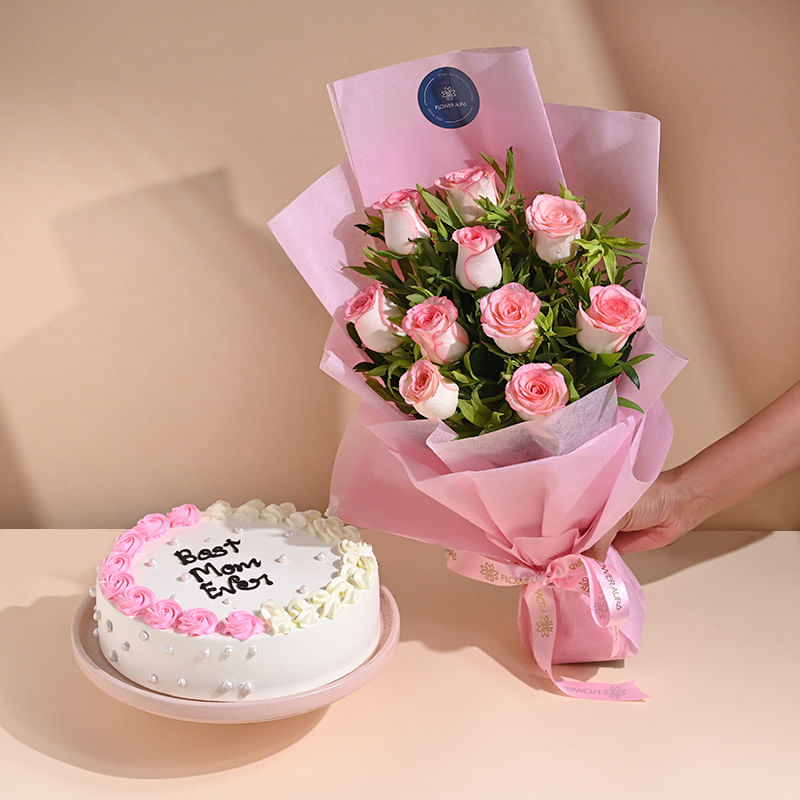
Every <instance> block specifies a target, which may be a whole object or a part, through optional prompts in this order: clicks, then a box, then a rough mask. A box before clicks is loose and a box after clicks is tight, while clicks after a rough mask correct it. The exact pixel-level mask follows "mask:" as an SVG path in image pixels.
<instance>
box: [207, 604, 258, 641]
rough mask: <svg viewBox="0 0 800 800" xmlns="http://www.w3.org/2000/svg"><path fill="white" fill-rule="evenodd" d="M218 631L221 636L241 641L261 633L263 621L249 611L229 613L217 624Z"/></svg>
mask: <svg viewBox="0 0 800 800" xmlns="http://www.w3.org/2000/svg"><path fill="white" fill-rule="evenodd" d="M218 630H219V632H220V633H221V634H222V635H223V636H232V637H233V638H234V639H239V640H240V641H243V640H244V639H249V638H250V637H251V636H255V635H256V634H257V633H263V632H264V620H263V619H261V617H257V616H256V615H255V614H251V613H250V612H249V611H231V613H230V614H228V616H227V617H225V619H223V620H222V622H220V623H219V628H218Z"/></svg>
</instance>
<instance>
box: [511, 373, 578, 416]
mask: <svg viewBox="0 0 800 800" xmlns="http://www.w3.org/2000/svg"><path fill="white" fill-rule="evenodd" d="M506 400H508V404H509V405H510V406H511V408H513V409H514V411H516V412H517V414H519V416H520V417H522V419H525V420H527V419H535V418H536V417H540V416H545V415H547V414H552V413H553V412H554V411H558V409H560V408H564V406H565V405H566V404H567V400H569V390H568V389H567V383H566V381H565V380H564V376H563V375H562V374H561V373H560V372H559V371H558V370H556V369H553V367H551V366H550V365H549V364H523V365H522V366H521V367H518V368H517V369H516V370H515V371H514V374H513V375H512V376H511V380H510V381H509V382H508V383H507V384H506Z"/></svg>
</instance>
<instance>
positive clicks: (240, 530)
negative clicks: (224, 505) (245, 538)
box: [233, 528, 244, 533]
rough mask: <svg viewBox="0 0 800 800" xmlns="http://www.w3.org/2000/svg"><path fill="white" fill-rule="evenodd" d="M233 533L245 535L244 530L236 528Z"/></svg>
mask: <svg viewBox="0 0 800 800" xmlns="http://www.w3.org/2000/svg"><path fill="white" fill-rule="evenodd" d="M233 532H234V533H244V528H234V529H233Z"/></svg>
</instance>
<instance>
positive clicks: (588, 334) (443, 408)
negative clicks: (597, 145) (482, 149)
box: [344, 149, 650, 437]
mask: <svg viewBox="0 0 800 800" xmlns="http://www.w3.org/2000/svg"><path fill="white" fill-rule="evenodd" d="M484 159H485V160H486V162H487V166H486V167H483V166H476V167H470V168H468V169H463V170H460V171H458V172H453V173H449V174H448V175H445V176H444V177H441V178H437V180H436V181H435V185H436V187H437V188H438V189H439V190H440V192H441V194H434V193H431V192H428V191H427V190H426V189H424V188H423V187H421V186H420V187H418V189H417V190H412V189H402V190H399V191H394V192H391V193H390V194H387V195H385V196H384V197H381V198H380V199H379V200H378V201H377V202H376V203H375V206H374V208H375V209H376V210H377V211H378V214H379V216H372V215H369V216H368V223H367V224H362V225H359V226H357V227H359V228H360V229H361V230H363V231H364V233H365V234H367V235H368V236H370V237H374V238H376V239H378V240H379V241H380V242H381V243H383V247H380V248H375V247H374V246H370V247H367V248H365V251H366V254H367V256H368V260H367V262H366V263H365V264H364V266H351V267H350V269H352V270H353V271H355V272H357V273H359V274H362V275H365V276H367V277H369V278H372V279H373V281H372V282H371V283H369V284H368V285H367V286H365V287H364V288H363V289H361V290H360V291H359V292H358V293H357V294H355V296H353V297H352V298H351V299H350V300H349V301H348V303H347V305H346V306H345V312H344V318H345V320H346V322H347V323H348V330H349V332H350V335H351V336H352V337H353V339H354V341H355V342H356V343H357V344H358V345H359V346H360V347H361V348H362V349H363V350H364V351H365V353H366V355H367V357H368V358H369V360H368V361H362V362H361V363H359V364H356V366H355V369H356V371H358V372H362V373H364V375H365V377H366V381H367V384H368V385H369V386H370V388H371V389H372V390H373V391H375V392H376V393H377V394H378V395H379V396H380V397H382V398H383V399H384V400H387V401H389V402H391V403H394V404H395V405H396V406H397V407H398V408H399V409H400V410H401V411H403V412H405V413H407V414H411V415H418V416H420V417H424V418H427V419H442V420H447V425H448V427H449V428H451V429H452V430H453V431H455V432H456V433H457V434H458V435H459V437H469V436H475V435H478V434H486V433H489V432H491V431H495V430H500V429H501V428H505V427H507V426H509V425H514V424H516V423H518V422H520V421H523V420H534V419H539V418H543V417H548V418H550V419H551V420H552V419H555V418H557V415H558V412H559V411H560V410H561V409H563V408H564V407H565V406H566V405H567V404H568V403H569V402H570V401H576V400H578V399H579V398H581V397H584V396H586V395H588V394H589V393H591V392H592V391H593V390H594V389H596V388H598V387H600V386H603V385H605V384H607V383H609V382H610V381H612V380H613V379H614V378H616V377H617V376H618V375H622V374H624V375H627V376H628V377H629V378H630V379H631V380H632V381H633V382H634V383H635V384H636V385H637V386H638V376H637V374H636V371H635V369H634V365H635V364H637V363H639V362H640V361H644V360H645V359H646V358H648V357H649V355H650V354H647V353H642V354H639V355H637V356H635V357H631V356H630V350H631V342H630V340H631V337H632V335H633V333H634V332H635V331H636V330H638V329H640V328H641V327H642V325H644V321H645V319H646V317H647V311H646V309H645V307H644V305H643V303H642V302H641V301H640V300H639V299H638V298H637V297H636V296H635V295H633V294H631V293H630V292H629V291H628V290H627V289H626V288H625V283H626V282H625V280H624V276H625V273H626V272H627V270H628V268H629V267H630V266H631V264H632V263H633V261H632V258H631V256H632V251H631V248H635V247H640V246H641V243H639V242H634V241H632V240H630V239H628V238H626V237H619V236H612V235H611V231H612V229H613V228H614V226H615V225H616V224H617V223H619V222H620V221H621V220H623V219H624V218H625V217H626V216H627V215H628V212H627V211H626V212H623V213H622V214H620V215H619V216H618V217H616V218H615V219H613V220H611V222H609V223H608V224H601V215H600V214H598V215H597V216H596V217H595V218H594V219H593V220H592V221H591V222H588V223H587V218H586V213H585V211H584V207H583V201H582V200H581V199H580V198H576V197H575V196H574V195H572V193H571V192H570V191H569V190H568V189H566V188H562V191H561V196H560V197H556V196H554V195H550V194H539V195H537V196H536V198H535V199H534V200H533V202H531V203H530V204H528V202H527V201H526V200H525V198H524V197H522V196H521V195H519V194H518V193H517V191H516V190H515V188H514V156H513V151H512V150H510V149H509V151H508V154H507V156H506V169H505V171H503V170H502V169H501V168H500V167H499V165H498V164H497V163H496V162H495V161H494V159H492V158H491V157H490V156H484ZM495 176H498V177H499V178H500V180H501V181H502V184H503V191H502V195H499V194H498V190H497V186H496V182H495ZM423 199H424V201H425V205H426V206H427V208H428V209H429V211H425V210H423V207H422V200H423ZM617 402H618V403H619V404H620V405H623V406H626V407H629V408H635V409H637V410H638V411H640V412H641V408H639V407H638V406H637V405H636V404H635V403H634V402H632V401H631V400H627V399H625V398H618V401H617Z"/></svg>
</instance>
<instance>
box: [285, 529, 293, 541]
mask: <svg viewBox="0 0 800 800" xmlns="http://www.w3.org/2000/svg"><path fill="white" fill-rule="evenodd" d="M283 535H284V536H285V537H286V538H287V539H291V538H292V536H294V531H286V532H285V533H284V534H283Z"/></svg>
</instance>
